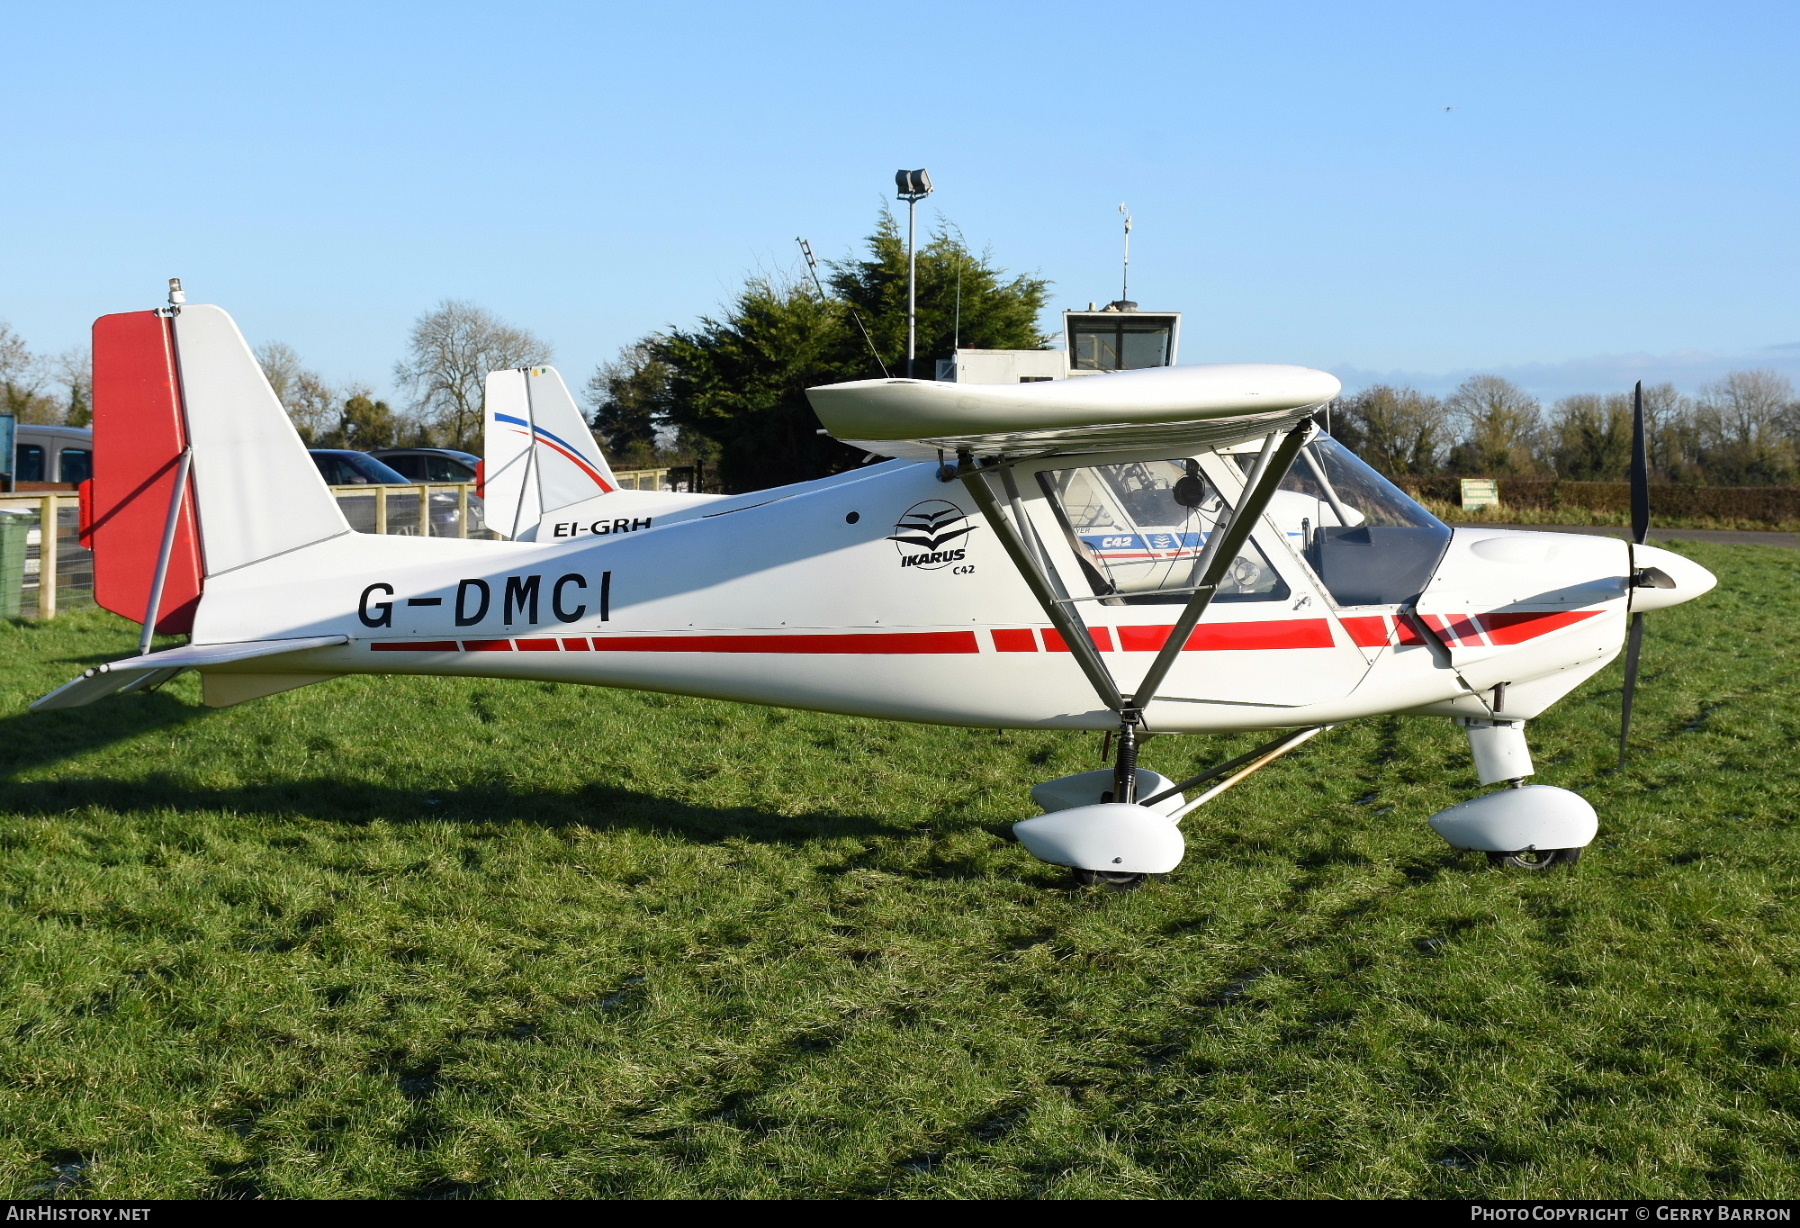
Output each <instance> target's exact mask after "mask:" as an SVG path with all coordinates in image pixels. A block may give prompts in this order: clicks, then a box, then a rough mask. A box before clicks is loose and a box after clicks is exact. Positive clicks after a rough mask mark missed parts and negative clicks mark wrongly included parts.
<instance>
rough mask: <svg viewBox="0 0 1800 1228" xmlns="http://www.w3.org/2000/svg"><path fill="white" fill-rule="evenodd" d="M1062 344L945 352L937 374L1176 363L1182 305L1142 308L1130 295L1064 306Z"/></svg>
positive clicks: (978, 378) (1012, 378)
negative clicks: (1085, 306)
mask: <svg viewBox="0 0 1800 1228" xmlns="http://www.w3.org/2000/svg"><path fill="white" fill-rule="evenodd" d="M1063 338H1064V346H1063V348H1062V349H1060V350H967V349H959V350H957V351H956V357H954V358H940V359H938V364H937V378H938V379H939V380H942V381H946V382H950V383H963V384H1030V383H1035V382H1037V381H1039V380H1050V379H1069V378H1071V377H1077V376H1084V375H1102V374H1104V373H1106V372H1108V371H1138V370H1142V369H1143V368H1145V367H1172V366H1174V365H1175V363H1176V361H1177V358H1178V356H1179V354H1180V352H1181V313H1180V312H1179V311H1139V310H1138V305H1137V304H1136V303H1133V302H1130V301H1128V300H1125V299H1120V300H1118V301H1117V302H1112V303H1108V304H1107V305H1106V306H1104V307H1100V308H1096V307H1095V306H1094V304H1092V303H1089V304H1088V309H1087V310H1086V311H1065V312H1063Z"/></svg>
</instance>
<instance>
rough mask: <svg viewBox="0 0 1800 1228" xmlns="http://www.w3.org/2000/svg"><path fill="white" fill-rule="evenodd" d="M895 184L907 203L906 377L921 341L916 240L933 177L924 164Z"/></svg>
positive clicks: (899, 173) (897, 175)
mask: <svg viewBox="0 0 1800 1228" xmlns="http://www.w3.org/2000/svg"><path fill="white" fill-rule="evenodd" d="M894 187H895V188H896V189H898V191H899V196H900V199H901V200H903V201H905V202H906V378H907V379H911V378H912V377H913V358H914V356H915V355H916V354H917V352H918V343H919V298H918V288H919V259H918V249H917V246H916V244H915V243H914V239H915V238H916V237H917V230H916V225H915V224H916V222H917V220H918V216H919V202H920V201H922V200H924V199H925V198H926V197H927V196H930V195H931V191H932V189H931V176H930V174H928V173H927V172H926V171H925V169H924V168H923V167H920V168H919V169H918V170H916V171H895V172H894Z"/></svg>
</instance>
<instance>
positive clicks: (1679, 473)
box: [1644, 383, 1700, 482]
mask: <svg viewBox="0 0 1800 1228" xmlns="http://www.w3.org/2000/svg"><path fill="white" fill-rule="evenodd" d="M1694 418H1695V415H1694V402H1693V400H1692V399H1691V398H1689V397H1686V396H1683V395H1682V394H1681V393H1679V392H1677V391H1676V390H1675V385H1674V384H1670V383H1662V384H1651V385H1650V386H1649V387H1647V388H1645V389H1644V447H1645V451H1646V452H1647V453H1648V454H1649V458H1650V472H1651V473H1653V474H1655V475H1656V476H1658V477H1661V478H1665V479H1667V480H1669V481H1672V482H1683V481H1694V480H1697V479H1698V477H1699V472H1700V470H1699V458H1700V440H1699V435H1698V431H1697V428H1696V424H1695V420H1694Z"/></svg>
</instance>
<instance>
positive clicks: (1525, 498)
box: [1398, 477, 1800, 524]
mask: <svg viewBox="0 0 1800 1228" xmlns="http://www.w3.org/2000/svg"><path fill="white" fill-rule="evenodd" d="M1398 485H1400V486H1401V487H1402V488H1404V489H1405V490H1406V492H1407V493H1408V494H1410V495H1413V496H1414V497H1415V498H1428V499H1440V500H1443V501H1444V502H1446V503H1455V504H1459V505H1460V504H1461V503H1462V486H1461V481H1460V479H1458V478H1444V477H1432V478H1400V479H1398ZM1500 502H1501V503H1502V504H1503V505H1504V506H1506V507H1517V508H1538V509H1543V510H1554V509H1556V508H1564V507H1567V508H1585V509H1586V510H1588V511H1594V512H1629V511H1630V510H1631V484H1630V483H1629V482H1565V481H1563V480H1562V479H1561V478H1501V479H1500ZM1650 506H1651V507H1653V508H1655V509H1656V513H1657V515H1659V516H1682V517H1689V516H1691V517H1695V518H1702V517H1711V518H1714V519H1718V520H1757V521H1762V522H1764V523H1767V524H1784V523H1788V522H1791V521H1795V520H1800V486H1674V485H1664V484H1658V485H1654V486H1652V487H1651V488H1650Z"/></svg>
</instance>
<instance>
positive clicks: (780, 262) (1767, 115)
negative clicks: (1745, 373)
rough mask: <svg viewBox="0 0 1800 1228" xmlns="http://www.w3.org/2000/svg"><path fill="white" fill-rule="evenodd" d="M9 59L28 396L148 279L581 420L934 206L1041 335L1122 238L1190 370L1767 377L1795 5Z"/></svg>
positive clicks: (255, 36)
mask: <svg viewBox="0 0 1800 1228" xmlns="http://www.w3.org/2000/svg"><path fill="white" fill-rule="evenodd" d="M0 45H3V46H5V47H6V48H7V56H6V59H7V70H6V72H5V73H4V74H0V117H3V119H4V123H0V149H3V150H4V162H0V165H3V166H4V167H5V168H6V170H5V176H4V180H5V186H4V189H3V190H0V320H4V321H6V322H8V323H10V324H11V325H12V327H13V328H15V329H16V330H18V331H19V332H20V333H22V334H23V335H24V336H25V337H26V338H27V339H28V340H29V341H30V342H31V343H32V344H33V345H34V346H35V347H36V348H38V349H41V350H46V351H54V350H58V349H62V348H65V347H67V346H70V345H74V344H77V343H79V342H80V341H81V340H82V338H83V337H84V335H85V330H86V328H87V326H88V324H89V323H90V322H91V320H92V319H93V317H94V316H96V315H99V314H102V313H105V312H109V311H121V310H132V309H137V308H141V307H146V306H152V305H155V304H156V303H157V302H159V301H160V299H161V288H162V285H163V282H164V279H166V278H167V277H169V276H171V275H179V276H181V277H183V278H184V279H185V280H186V282H187V285H188V287H189V289H190V292H191V294H192V296H193V297H194V298H195V299H196V300H204V301H211V302H217V303H220V304H223V305H224V306H225V307H227V308H228V309H229V310H230V311H232V313H233V314H234V315H235V316H236V317H237V318H238V321H239V323H240V325H241V326H242V327H243V329H244V331H245V333H246V334H247V335H248V336H249V337H250V339H251V340H252V342H260V341H263V340H269V339H277V340H282V341H285V342H287V343H288V344H290V345H292V346H294V347H295V348H296V349H297V350H299V351H300V353H301V354H302V356H303V357H304V358H305V359H306V360H307V361H308V362H309V363H310V364H311V365H313V366H314V367H316V368H318V369H319V370H321V371H322V372H323V373H324V374H325V375H326V376H327V377H328V378H331V379H333V380H337V381H350V380H361V381H364V382H366V383H369V384H372V385H374V386H376V387H377V388H380V389H386V388H388V387H389V386H390V385H391V376H390V372H391V369H392V366H393V363H394V360H395V359H396V358H397V357H398V356H399V355H400V353H401V350H402V348H403V346H404V343H405V337H406V332H407V328H408V326H409V324H410V323H411V321H412V320H413V319H414V318H415V317H416V316H417V315H418V314H419V313H420V312H422V311H424V310H426V309H428V308H429V307H431V306H432V305H433V304H435V303H437V302H438V301H439V300H441V299H443V298H446V297H457V298H466V299H471V300H474V301H475V302H478V303H480V304H482V305H484V306H486V307H488V308H490V309H492V310H493V311H495V312H497V313H498V314H500V315H501V316H502V317H504V318H506V319H508V320H510V321H512V322H514V323H517V324H520V325H522V326H524V327H527V328H529V329H531V330H533V331H534V332H536V333H538V334H539V335H541V336H543V337H544V338H545V339H547V340H548V341H550V342H551V343H552V344H553V345H554V346H555V348H556V352H557V361H558V365H559V366H561V367H562V368H563V369H564V370H565V371H566V372H567V373H568V374H570V375H571V376H572V377H574V378H572V379H571V382H572V383H576V382H580V381H581V380H584V379H585V378H586V375H587V373H588V372H589V371H590V370H591V369H592V367H593V365H594V364H595V363H596V362H599V361H602V360H604V359H607V358H609V357H611V356H612V355H613V354H614V353H616V351H617V350H618V348H619V347H620V346H621V345H623V344H625V343H627V342H629V341H631V340H633V339H634V338H636V337H638V336H641V335H642V334H644V333H646V332H648V331H650V330H652V329H657V328H662V327H666V326H668V325H671V324H675V325H682V324H688V323H691V322H692V321H693V320H694V319H695V318H696V317H697V316H699V315H700V314H702V313H706V312H709V311H714V310H716V309H717V307H718V306H719V304H721V303H722V302H723V301H725V300H726V299H727V298H728V297H729V296H730V294H731V293H732V291H733V289H734V287H736V286H737V285H738V284H739V283H740V282H741V281H742V279H743V277H744V276H745V275H746V274H747V273H751V272H754V271H757V270H789V269H792V268H794V267H795V257H794V250H795V249H794V243H793V240H794V236H795V235H805V236H807V237H808V238H809V239H811V240H812V243H813V245H814V247H815V249H816V250H818V252H819V253H820V254H821V255H825V256H833V255H844V254H847V253H848V252H850V251H851V250H852V248H853V247H854V246H855V245H856V243H857V242H858V239H859V237H860V236H861V235H863V234H866V233H867V231H868V230H869V228H870V226H871V224H872V222H873V219H874V216H875V213H876V211H877V209H878V208H879V207H880V205H881V203H882V201H883V200H884V199H885V198H887V197H890V196H891V194H892V176H893V171H894V168H896V167H899V166H909V167H911V166H926V167H929V168H930V170H931V173H932V175H933V178H934V179H935V180H936V182H937V184H938V186H939V189H940V190H939V193H938V195H937V196H936V197H934V198H932V200H931V201H930V202H928V204H927V206H925V207H923V208H922V213H923V214H925V215H926V216H929V217H933V218H935V217H936V216H938V215H939V214H941V215H942V216H943V217H945V218H947V219H949V220H950V221H952V222H954V223H955V224H956V225H958V226H960V227H961V228H962V230H963V232H964V233H965V234H966V235H967V236H968V238H969V239H970V240H971V241H972V242H974V243H975V244H976V245H977V246H983V245H987V246H991V248H992V251H993V254H994V256H995V258H996V259H997V260H998V261H999V262H1000V263H1002V264H1004V265H1006V266H1008V267H1011V268H1015V269H1026V270H1036V271H1037V272H1039V273H1040V274H1041V275H1043V276H1046V277H1048V278H1050V279H1051V280H1052V281H1053V282H1054V283H1055V285H1054V289H1053V302H1054V304H1055V306H1056V307H1057V308H1059V309H1060V308H1061V307H1064V306H1085V305H1086V303H1087V302H1088V301H1090V300H1099V301H1105V300H1107V299H1109V298H1112V297H1115V296H1116V294H1117V285H1118V215H1117V213H1116V209H1117V206H1118V204H1119V202H1120V201H1128V202H1130V205H1131V207H1132V210H1133V212H1134V214H1135V215H1136V217H1137V228H1136V232H1135V234H1134V242H1133V278H1132V290H1133V297H1134V298H1136V299H1137V300H1138V301H1139V302H1140V303H1142V304H1143V305H1144V306H1145V307H1156V308H1167V307H1173V308H1178V309H1181V310H1184V311H1185V312H1187V313H1188V314H1187V318H1186V321H1185V323H1184V328H1183V355H1182V357H1183V359H1184V360H1185V361H1190V362H1194V361H1231V360H1261V361H1288V362H1302V363H1308V364H1312V365H1316V366H1322V367H1325V368H1327V369H1330V370H1333V371H1336V372H1338V373H1339V374H1341V375H1344V376H1345V377H1346V380H1347V382H1349V383H1350V384H1352V385H1353V386H1354V385H1356V384H1359V383H1364V382H1368V381H1370V380H1373V379H1377V378H1382V377H1385V376H1399V377H1402V378H1409V379H1413V380H1415V381H1417V382H1420V383H1421V384H1424V385H1426V386H1432V387H1436V386H1442V385H1444V384H1446V383H1454V381H1455V379H1456V378H1458V377H1459V376H1460V375H1461V374H1464V373H1467V372H1469V371H1473V370H1500V371H1503V372H1508V373H1512V374H1515V375H1516V376H1518V377H1519V378H1521V379H1522V380H1523V381H1524V382H1526V383H1527V384H1529V385H1530V386H1532V387H1533V388H1534V389H1536V390H1538V391H1540V392H1542V393H1544V394H1547V395H1558V394H1560V393H1562V392H1566V391H1572V390H1574V389H1576V388H1602V387H1605V386H1608V385H1609V384H1618V383H1624V382H1627V381H1628V380H1629V379H1630V378H1635V377H1636V375H1638V374H1644V375H1647V376H1649V377H1651V378H1674V379H1676V380H1677V382H1678V383H1682V384H1684V385H1686V386H1693V385H1695V384H1697V383H1699V382H1701V381H1703V380H1705V379H1708V378H1712V377H1713V376H1715V375H1716V374H1717V373H1718V372H1720V371H1722V370H1723V369H1725V368H1726V367H1729V366H1734V365H1735V366H1747V365H1766V366H1776V367H1779V368H1781V369H1784V370H1788V371H1791V372H1793V373H1794V374H1796V375H1797V376H1800V238H1797V236H1796V224H1797V223H1800V158H1797V157H1796V154H1797V153H1800V149H1797V146H1800V73H1796V71H1795V70H1796V59H1797V52H1796V48H1800V6H1794V5H1791V4H1787V5H1778V4H1729V3H1724V4H1721V3H1707V4H1698V3H1696V4H1691V5H1658V4H1646V3H1635V4H1628V5H1627V4H1619V5H1610V4H1569V3H1566V2H1564V3H1558V4H1544V5H1532V4H1519V3H1508V4H1504V5H1502V4H1491V5H1468V4H1461V5H1457V4H1443V3H1439V4H1428V5H1427V4H1420V5H1406V4H1394V5H1361V6H1359V5H1347V4H1320V5H1306V4H1297V5H1282V4H1268V3H1263V4H1255V5H1250V4H1241V3H1240V4H1232V5H1209V4H1199V3H1185V4H1160V3H1125V4H1105V5H1102V4H1097V3H1086V4H1062V3H1034V4H981V3H960V4H931V3H924V4H916V5H912V6H909V7H895V6H872V5H855V4H829V5H827V4H777V3H765V4H743V3H738V4H702V3H679V2H676V3H670V2H668V0H664V2H662V3H658V4H655V5H644V4H634V5H555V4H535V5H534V4H510V5H495V4H490V5H482V6H474V5H469V6H458V5H448V4H440V5H432V6H422V5H418V6H415V5H401V4H384V3H378V2H369V3H361V4H355V5H330V4H310V5H305V6H286V7H283V8H278V7H277V6H269V5H244V4H241V3H240V4H234V5H220V6H206V5H197V4H194V5H183V6H149V5H142V4H135V5H116V6H114V5H83V4H63V5H32V6H27V5H23V4H14V5H9V6H7V7H6V8H5V9H4V10H3V11H0ZM1445 107H1454V108H1455V109H1454V110H1445V109H1444V108H1445Z"/></svg>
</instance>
